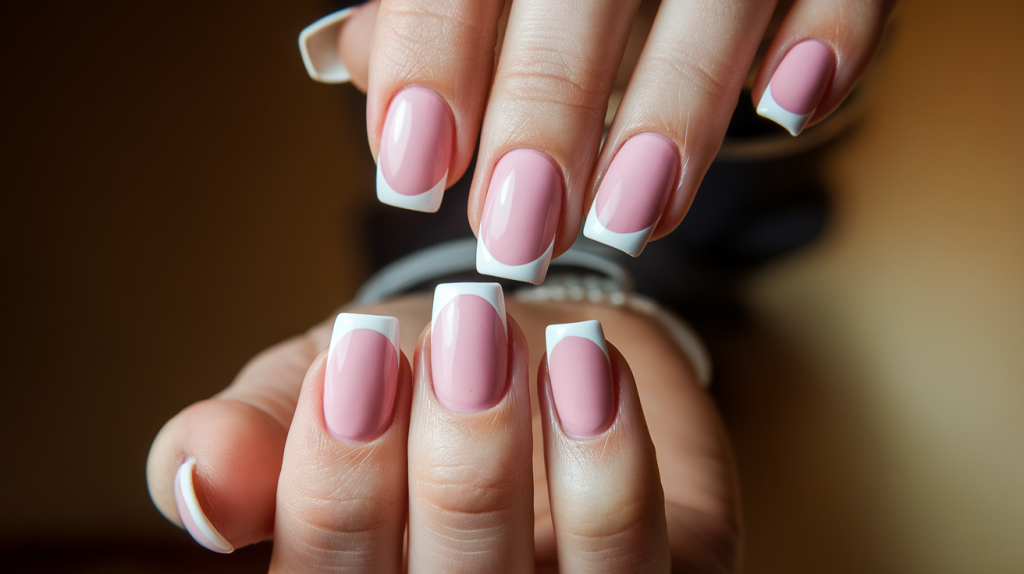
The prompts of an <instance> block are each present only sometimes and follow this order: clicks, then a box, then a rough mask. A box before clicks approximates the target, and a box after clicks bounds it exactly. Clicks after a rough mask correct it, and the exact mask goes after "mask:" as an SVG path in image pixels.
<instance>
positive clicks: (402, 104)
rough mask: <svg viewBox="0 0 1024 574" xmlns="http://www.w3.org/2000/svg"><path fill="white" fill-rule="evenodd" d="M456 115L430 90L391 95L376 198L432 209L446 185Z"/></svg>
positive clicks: (404, 206) (378, 160) (402, 204)
mask: <svg viewBox="0 0 1024 574" xmlns="http://www.w3.org/2000/svg"><path fill="white" fill-rule="evenodd" d="M454 145H455V120H454V119H453V118H452V114H451V111H450V110H449V109H448V104H447V103H445V101H444V99H442V98H441V96H439V95H437V93H435V92H434V91H433V90H428V89H427V88H421V87H417V86H413V87H409V88H405V89H403V90H402V91H400V92H398V93H397V94H395V96H394V97H393V98H391V103H390V104H389V105H388V113H387V117H386V118H385V120H384V131H383V132H382V133H381V138H380V153H379V154H378V155H377V199H379V200H380V201H381V202H382V203H386V204H388V205H394V206H395V207H401V208H404V209H411V210H413V211H425V212H430V213H433V212H435V211H437V210H438V208H439V207H441V199H442V198H443V197H444V190H445V187H447V185H448V165H449V162H450V161H451V157H452V148H453V147H454Z"/></svg>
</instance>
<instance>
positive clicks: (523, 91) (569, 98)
mask: <svg viewBox="0 0 1024 574" xmlns="http://www.w3.org/2000/svg"><path fill="white" fill-rule="evenodd" d="M565 43H566V42H565V41H564V40H558V39H544V40H535V41H531V42H526V44H527V45H525V46H523V47H521V48H519V49H517V50H516V51H515V53H514V54H503V56H502V63H501V72H500V77H499V80H498V81H499V82H500V86H496V88H500V89H497V90H496V93H498V94H502V95H503V96H504V97H505V98H506V99H508V100H512V101H520V102H526V103H531V104H536V103H540V104H552V105H554V106H555V107H556V108H573V109H576V110H579V111H581V112H584V113H591V114H600V115H602V116H603V114H604V111H605V108H606V107H607V105H608V101H607V92H608V86H607V85H606V84H608V80H607V79H603V78H602V75H601V73H600V71H599V70H600V67H599V66H595V65H594V62H589V61H588V60H587V59H586V58H584V57H578V56H577V55H575V54H574V52H575V49H574V48H573V47H569V46H566V45H565Z"/></svg>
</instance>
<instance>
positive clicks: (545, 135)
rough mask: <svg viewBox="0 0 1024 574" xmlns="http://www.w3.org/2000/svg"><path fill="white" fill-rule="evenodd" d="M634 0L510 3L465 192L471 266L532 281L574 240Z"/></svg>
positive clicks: (523, 0) (525, 0)
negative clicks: (473, 236)
mask: <svg viewBox="0 0 1024 574" xmlns="http://www.w3.org/2000/svg"><path fill="white" fill-rule="evenodd" d="M638 3H639V2H638V0H627V1H616V0H599V1H595V2H574V3H556V4H552V3H550V2H545V1H543V0H517V1H516V2H513V3H512V12H511V15H510V17H509V23H508V28H507V30H506V33H505V39H504V45H503V46H502V51H501V58H500V59H499V62H498V68H497V72H496V74H495V78H494V85H493V88H492V90H491V95H490V100H489V102H488V104H487V116H486V118H485V121H484V126H483V132H482V136H481V142H480V155H479V159H478V162H477V165H478V169H477V171H476V174H475V176H474V180H473V186H472V190H471V194H470V203H469V218H470V224H471V225H472V227H473V229H474V231H476V233H477V237H478V240H479V241H478V248H477V270H478V271H479V272H481V273H484V274H487V275H495V276H498V277H506V278H509V279H516V280H519V281H528V282H532V283H540V282H541V281H543V279H544V275H545V273H546V272H547V266H548V263H549V262H550V260H551V257H552V256H553V255H557V254H560V253H562V252H563V251H565V250H566V249H568V248H569V245H571V244H572V242H573V240H574V239H575V238H576V235H577V232H578V230H579V226H580V219H581V212H582V205H583V200H584V197H585V195H586V189H587V183H588V181H589V178H590V174H591V171H592V170H593V167H594V161H595V158H596V156H597V150H598V147H599V146H600V143H601V132H602V129H603V125H604V115H605V110H606V108H607V106H608V96H609V93H610V91H611V88H612V83H613V81H614V78H615V70H616V67H617V65H618V62H619V60H621V58H622V53H623V50H624V49H625V44H626V40H627V39H628V37H629V31H630V28H631V22H632V19H633V15H634V14H635V12H636V9H637V5H638Z"/></svg>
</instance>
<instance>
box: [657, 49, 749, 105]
mask: <svg viewBox="0 0 1024 574" xmlns="http://www.w3.org/2000/svg"><path fill="white" fill-rule="evenodd" d="M641 66H642V67H643V71H644V72H645V73H646V74H648V75H651V76H653V77H661V78H665V79H668V80H669V81H672V82H674V83H676V84H677V85H678V86H679V89H680V90H681V91H684V92H690V91H697V92H699V93H701V94H703V95H705V96H706V97H708V98H711V99H719V98H727V97H731V96H732V94H731V91H732V90H731V89H730V86H729V85H728V84H727V83H726V82H725V81H723V80H722V79H721V74H720V73H718V72H717V68H719V67H720V66H717V65H712V64H711V63H709V62H699V61H695V60H693V59H692V58H689V57H687V56H686V55H685V54H682V53H678V52H677V51H675V50H668V51H659V52H655V53H653V54H651V55H649V56H648V57H647V58H645V59H644V61H643V62H642V63H641Z"/></svg>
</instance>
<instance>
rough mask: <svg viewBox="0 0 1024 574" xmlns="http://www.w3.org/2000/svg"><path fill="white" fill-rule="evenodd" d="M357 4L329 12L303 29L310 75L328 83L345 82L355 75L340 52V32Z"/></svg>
mask: <svg viewBox="0 0 1024 574" xmlns="http://www.w3.org/2000/svg"><path fill="white" fill-rule="evenodd" d="M352 10H353V8H345V9H344V10H339V11H337V12H334V13H333V14H329V15H327V16H324V17H323V18H320V19H319V20H317V21H316V22H313V23H312V24H310V25H309V26H306V28H305V29H304V30H302V32H300V33H299V53H301V54H302V63H303V64H305V66H306V72H307V73H308V74H309V77H310V78H313V79H314V80H316V81H318V82H323V83H325V84H344V83H345V82H347V81H349V80H350V79H352V76H351V75H350V74H349V73H348V68H347V67H346V66H345V62H343V61H342V60H341V55H340V54H338V33H339V32H340V31H341V26H342V25H343V24H344V23H345V20H346V19H348V17H349V16H351V15H352Z"/></svg>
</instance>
